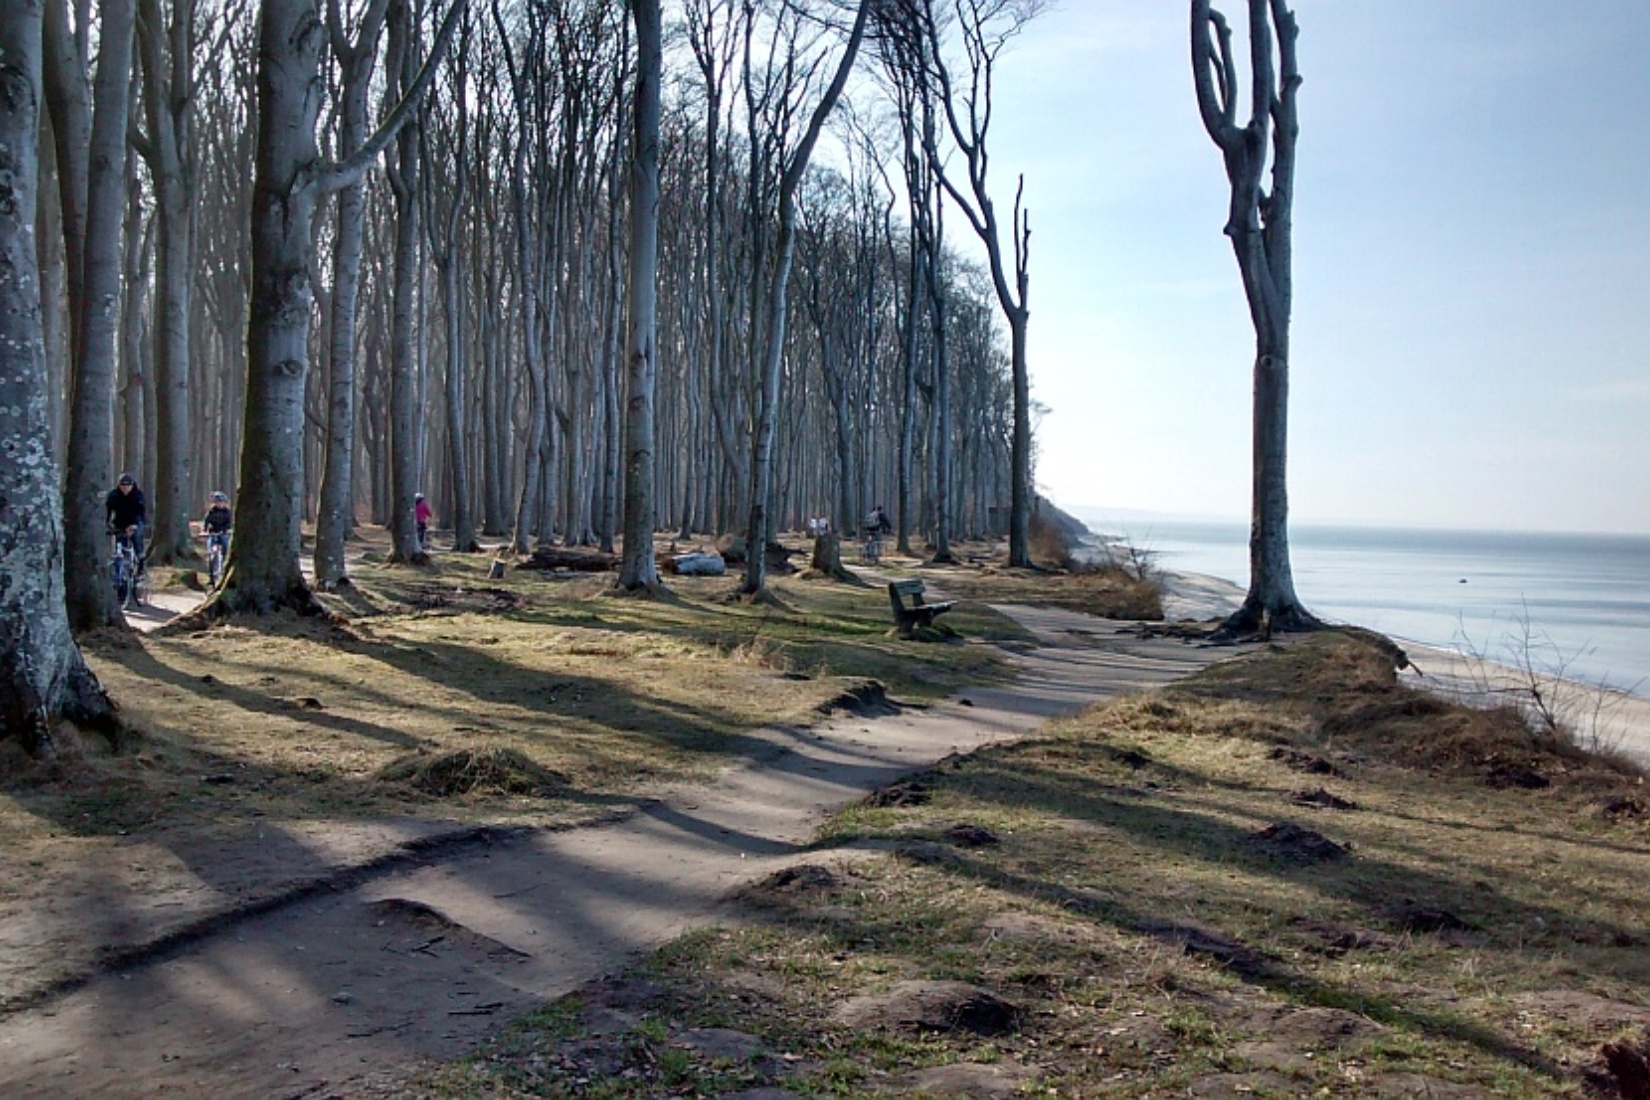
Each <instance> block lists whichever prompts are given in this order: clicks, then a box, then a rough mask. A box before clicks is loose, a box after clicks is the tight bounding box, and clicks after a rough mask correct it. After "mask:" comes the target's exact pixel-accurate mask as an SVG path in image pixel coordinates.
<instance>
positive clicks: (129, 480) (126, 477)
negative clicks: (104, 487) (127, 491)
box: [115, 474, 137, 485]
mask: <svg viewBox="0 0 1650 1100" xmlns="http://www.w3.org/2000/svg"><path fill="white" fill-rule="evenodd" d="M115 484H116V485H136V484H137V478H135V477H133V476H132V475H131V474H121V475H120V480H119V481H117V482H115Z"/></svg>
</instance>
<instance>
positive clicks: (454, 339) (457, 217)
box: [420, 17, 480, 554]
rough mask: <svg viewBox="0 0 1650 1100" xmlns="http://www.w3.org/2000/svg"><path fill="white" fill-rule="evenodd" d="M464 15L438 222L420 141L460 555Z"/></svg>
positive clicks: (466, 521) (465, 494)
mask: <svg viewBox="0 0 1650 1100" xmlns="http://www.w3.org/2000/svg"><path fill="white" fill-rule="evenodd" d="M469 30H470V26H469V19H468V17H466V18H465V23H464V27H463V29H462V30H461V31H460V41H459V46H458V49H457V52H456V53H455V54H454V55H453V57H454V61H455V73H454V77H453V82H454V88H455V91H454V95H453V99H452V104H451V110H452V112H453V114H454V116H455V123H454V133H453V137H452V142H451V146H450V147H449V148H448V150H447V151H448V153H449V158H448V159H450V160H451V162H452V165H453V184H452V192H451V194H450V195H449V196H448V197H447V210H446V217H445V218H441V219H439V220H438V218H437V216H436V215H437V211H436V210H435V209H433V206H434V200H433V191H434V178H433V177H434V174H435V162H434V160H433V158H432V156H431V152H430V145H429V142H428V140H424V141H422V142H421V145H420V155H421V156H422V157H423V159H424V162H425V165H426V167H427V168H428V169H429V174H428V176H427V177H426V186H425V188H424V192H423V194H424V195H425V196H426V199H427V200H428V202H429V204H430V206H431V207H432V208H431V209H427V210H426V211H425V213H424V220H425V224H426V225H427V226H428V231H429V235H430V242H429V243H430V257H431V259H432V260H434V261H435V268H436V277H437V280H438V282H439V285H440V289H441V315H442V319H443V321H445V323H446V327H447V340H446V363H445V377H444V379H443V393H444V396H445V399H446V402H445V403H446V407H447V473H448V481H449V482H450V484H451V486H452V507H451V510H450V511H449V514H448V519H449V522H450V523H451V525H452V528H453V549H454V550H456V551H458V552H459V553H466V554H467V553H474V552H475V551H477V550H478V549H480V547H479V545H478V544H477V542H476V531H475V515H474V511H473V509H472V506H471V503H470V456H469V446H470V431H469V415H468V413H469V408H468V405H467V404H466V398H465V386H464V355H465V349H466V347H467V344H466V342H465V335H464V333H465V328H464V303H463V299H462V295H461V292H460V291H461V287H460V285H459V274H460V270H461V268H460V265H459V257H458V254H457V253H458V239H459V228H460V226H461V224H462V222H463V218H464V206H465V202H466V199H467V197H468V194H469V184H470V154H471V150H470V142H469V105H468V103H467V102H466V100H467V97H468V95H469V76H468V74H469V67H468V65H467V63H466V59H467V54H468V49H467V46H468V42H469Z"/></svg>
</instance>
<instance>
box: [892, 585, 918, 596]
mask: <svg viewBox="0 0 1650 1100" xmlns="http://www.w3.org/2000/svg"><path fill="white" fill-rule="evenodd" d="M922 590H923V584H922V582H921V581H889V582H888V591H890V592H897V593H899V594H900V595H901V596H920V595H922Z"/></svg>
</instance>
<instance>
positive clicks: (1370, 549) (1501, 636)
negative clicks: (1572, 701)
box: [1077, 512, 1650, 696]
mask: <svg viewBox="0 0 1650 1100" xmlns="http://www.w3.org/2000/svg"><path fill="white" fill-rule="evenodd" d="M1077 514H1078V516H1079V518H1082V519H1083V520H1084V522H1085V523H1087V525H1088V526H1089V527H1090V529H1091V530H1093V531H1094V532H1095V533H1096V534H1097V535H1099V536H1101V537H1102V538H1108V539H1109V538H1117V539H1123V540H1126V541H1127V542H1129V543H1130V544H1132V545H1134V546H1136V547H1140V548H1143V549H1145V550H1146V551H1148V552H1150V553H1151V554H1152V555H1153V556H1154V560H1155V564H1156V565H1157V567H1159V568H1161V569H1163V570H1166V571H1169V572H1173V573H1189V574H1201V575H1206V576H1212V577H1219V578H1224V579H1226V580H1229V581H1231V582H1233V583H1234V584H1235V585H1237V586H1238V587H1239V588H1240V589H1241V588H1243V587H1246V586H1247V581H1248V576H1249V547H1248V540H1249V528H1248V524H1247V523H1235V522H1203V521H1195V520H1184V519H1141V518H1117V517H1108V516H1107V515H1106V514H1105V513H1095V514H1085V513H1083V512H1079V513H1077ZM1289 541H1290V560H1291V563H1292V566H1293V569H1294V574H1295V592H1296V594H1297V595H1299V596H1300V598H1301V602H1302V603H1304V604H1305V605H1306V607H1307V609H1308V610H1310V611H1312V612H1313V613H1314V614H1316V615H1317V616H1318V617H1320V618H1326V619H1329V620H1332V621H1337V622H1346V623H1355V624H1357V625H1360V626H1366V627H1369V628H1371V629H1373V630H1378V631H1380V632H1381V633H1383V634H1387V635H1390V636H1392V637H1394V638H1397V639H1401V640H1406V641H1410V642H1419V643H1423V644H1427V645H1436V646H1443V647H1447V648H1452V649H1456V650H1459V651H1461V652H1464V653H1467V654H1469V655H1474V656H1478V657H1482V658H1485V659H1488V660H1494V661H1499V662H1501V663H1508V664H1515V665H1521V666H1522V665H1525V664H1529V665H1531V666H1533V667H1534V668H1536V669H1537V670H1539V671H1542V672H1547V673H1552V674H1555V675H1556V674H1562V675H1563V676H1565V677H1566V678H1569V679H1574V680H1584V681H1587V682H1589V683H1593V684H1604V685H1607V686H1609V687H1613V688H1617V689H1620V690H1623V691H1628V692H1632V693H1634V694H1637V695H1641V696H1650V537H1647V536H1638V535H1597V534H1540V533H1525V532H1496V531H1447V530H1420V529H1414V530H1408V529H1403V528H1386V527H1331V526H1313V525H1310V524H1291V526H1290V531H1289Z"/></svg>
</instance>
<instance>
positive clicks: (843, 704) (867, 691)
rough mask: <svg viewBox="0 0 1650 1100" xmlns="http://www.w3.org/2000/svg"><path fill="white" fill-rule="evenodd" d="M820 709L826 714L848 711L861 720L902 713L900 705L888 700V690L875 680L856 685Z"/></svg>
mask: <svg viewBox="0 0 1650 1100" xmlns="http://www.w3.org/2000/svg"><path fill="white" fill-rule="evenodd" d="M819 709H820V711H821V712H822V713H824V714H835V713H837V712H838V711H846V712H847V713H849V714H852V715H854V716H856V717H859V718H885V717H887V716H888V715H890V714H898V713H899V712H900V706H899V704H898V703H896V702H894V701H893V700H892V699H890V698H888V689H887V688H885V687H883V686H882V685H881V684H880V683H878V682H877V681H875V680H866V681H865V682H864V683H861V684H855V685H854V686H853V687H851V688H849V689H848V690H846V691H844V692H842V693H841V694H839V695H837V696H835V697H833V698H830V699H827V700H826V701H825V702H823V703H821V704H819Z"/></svg>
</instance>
